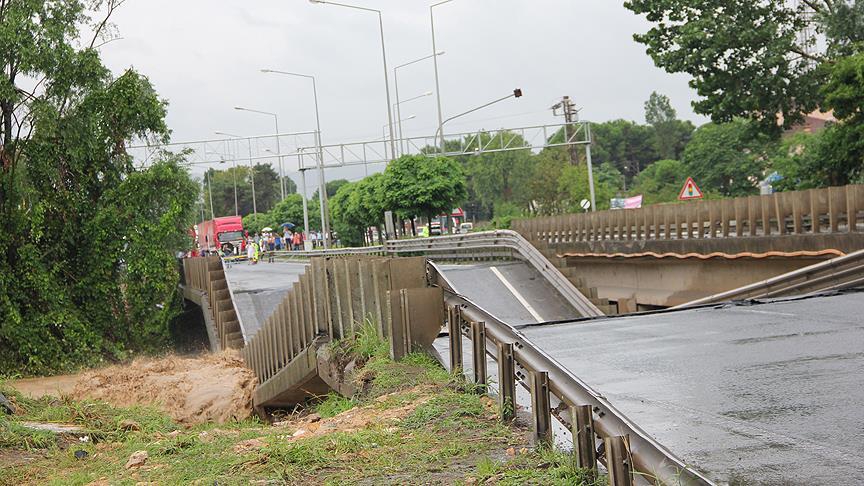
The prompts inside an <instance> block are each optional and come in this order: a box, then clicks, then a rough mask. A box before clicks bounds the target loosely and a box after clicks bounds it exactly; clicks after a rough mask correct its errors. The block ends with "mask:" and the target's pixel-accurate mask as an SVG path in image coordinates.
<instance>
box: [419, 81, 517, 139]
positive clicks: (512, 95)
mask: <svg viewBox="0 0 864 486" xmlns="http://www.w3.org/2000/svg"><path fill="white" fill-rule="evenodd" d="M521 97H522V90H521V89H519V88H516V89H514V90H513V92H512V93H510V94H508V95H507V96H502V97H500V98H498V99H497V100H492V101H490V102H489V103H484V104H482V105H480V106H478V107H476V108H471V109H470V110H468V111H463V112H462V113H459V114H458V115H453V116H451V117H450V118H448V119H446V120H444V121H442V122H441V126H440V127H438V131H437V132H435V137H436V138H437V137H438V134H439V133H440V134H441V136H442V137H443V136H444V133H443V129H444V124H445V123H447V122H449V121H452V120H455V119H457V118H459V117H461V116H465V115H467V114H469V113H474V112H475V111H479V110H482V109H483V108H486V107H487V106H492V105H494V104H495V103H500V102H502V101H504V100H509V99H510V98H521Z"/></svg>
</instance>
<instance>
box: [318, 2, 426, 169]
mask: <svg viewBox="0 0 864 486" xmlns="http://www.w3.org/2000/svg"><path fill="white" fill-rule="evenodd" d="M309 1H310V2H311V3H321V4H326V5H336V6H338V7H346V8H353V9H355V10H363V11H365V12H375V13H377V14H378V28H379V30H380V31H381V58H382V59H383V60H384V90H385V91H386V93H387V121H388V122H389V123H390V153H391V154H394V155H395V154H396V134H395V133H394V130H395V126H394V125H393V112H392V111H391V110H390V106H391V103H392V102H391V101H390V74H389V72H388V71H387V49H386V48H385V46H384V19H383V18H382V15H381V11H380V10H375V9H374V8H366V7H358V6H356V5H348V4H346V3H336V2H329V1H325V0H309ZM432 52H435V51H434V49H433V51H432Z"/></svg>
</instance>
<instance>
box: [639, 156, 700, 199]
mask: <svg viewBox="0 0 864 486" xmlns="http://www.w3.org/2000/svg"><path fill="white" fill-rule="evenodd" d="M687 171H688V169H687V167H686V166H685V165H684V164H683V163H681V162H680V161H677V160H658V161H657V162H654V163H653V164H651V165H649V166H648V167H646V168H645V170H643V171H642V172H641V173H640V174H639V175H637V176H636V178H635V179H633V188H632V189H631V190H630V194H636V195H638V194H642V196H643V200H642V203H643V204H657V203H665V202H673V201H676V200H677V199H678V194H679V192H680V191H681V188H682V187H684V182H686V181H687V173H688V172H687Z"/></svg>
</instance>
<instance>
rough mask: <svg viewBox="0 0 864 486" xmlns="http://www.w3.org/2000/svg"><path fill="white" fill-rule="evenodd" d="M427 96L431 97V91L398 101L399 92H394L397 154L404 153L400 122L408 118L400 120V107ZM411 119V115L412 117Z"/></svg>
mask: <svg viewBox="0 0 864 486" xmlns="http://www.w3.org/2000/svg"><path fill="white" fill-rule="evenodd" d="M427 96H432V92H431V91H427V92H425V93H423V94H421V95H417V96H415V97H413V98H408V99H407V100H403V101H399V92H398V91H397V92H396V104H395V105H393V106H394V107H395V108H396V119H397V120H399V121H398V122H396V124H397V125H398V126H399V154H400V155H401V154H404V153H405V140H404V139H405V137H404V136H403V135H402V122H403V121H404V120H407V119H408V118H405V119H403V118H402V105H403V104H405V103H408V102H409V101H414V100H419V99H420V98H425V97H427ZM412 117H413V115H412Z"/></svg>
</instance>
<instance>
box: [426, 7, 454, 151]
mask: <svg viewBox="0 0 864 486" xmlns="http://www.w3.org/2000/svg"><path fill="white" fill-rule="evenodd" d="M452 1H453V0H444V1H442V2H438V3H434V4H432V5H430V6H429V24H430V25H431V27H432V62H433V63H434V64H435V97H436V98H437V100H438V132H439V133H441V141H440V144H441V145H440V146H439V148H440V151H441V152H442V153H443V152H444V121H443V114H442V111H441V85H440V83H439V82H438V56H436V55H435V53H436V52H438V48H437V47H436V46H435V13H434V11H433V9H434V8H435V7H437V6H439V5H444V4H445V3H450V2H452Z"/></svg>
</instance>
